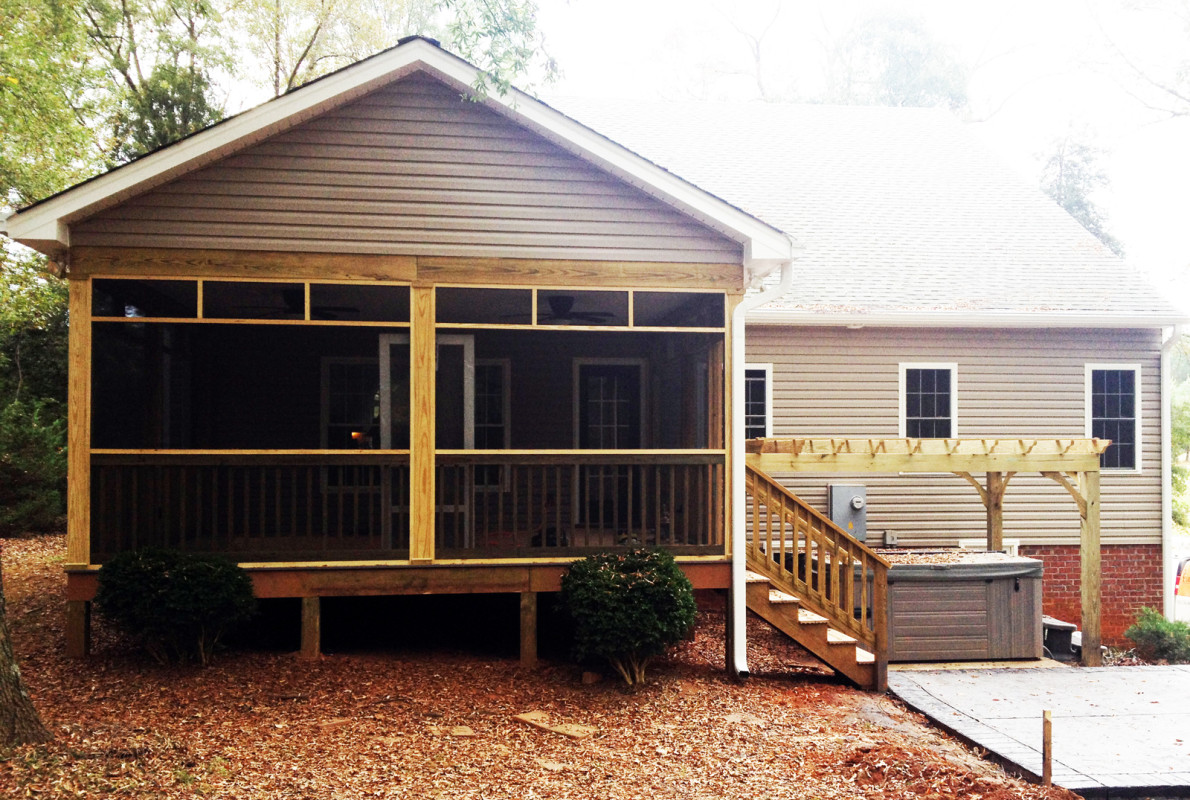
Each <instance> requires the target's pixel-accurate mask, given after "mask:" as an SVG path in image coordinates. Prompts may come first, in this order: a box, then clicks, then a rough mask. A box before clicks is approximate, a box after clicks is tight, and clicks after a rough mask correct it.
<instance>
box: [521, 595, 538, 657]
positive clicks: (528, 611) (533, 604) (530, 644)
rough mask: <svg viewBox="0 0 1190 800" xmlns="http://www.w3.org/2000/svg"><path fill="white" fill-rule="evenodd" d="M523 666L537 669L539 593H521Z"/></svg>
mask: <svg viewBox="0 0 1190 800" xmlns="http://www.w3.org/2000/svg"><path fill="white" fill-rule="evenodd" d="M521 666H522V667H524V668H525V669H535V668H536V667H537V592H521Z"/></svg>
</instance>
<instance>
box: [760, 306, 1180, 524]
mask: <svg viewBox="0 0 1190 800" xmlns="http://www.w3.org/2000/svg"><path fill="white" fill-rule="evenodd" d="M746 350H747V360H748V362H749V363H770V362H771V363H772V364H773V384H774V385H773V411H774V416H773V435H774V436H790V437H802V436H804V437H813V436H819V437H829V436H834V437H844V436H854V437H864V438H867V437H882V438H891V437H896V436H897V421H898V420H897V414H898V403H897V399H898V398H897V376H898V365H899V364H900V363H904V362H956V363H957V364H958V382H957V400H958V435H959V436H961V437H981V436H986V437H1005V438H1016V437H1025V438H1031V437H1037V438H1041V437H1082V436H1084V435H1085V418H1084V403H1085V367H1086V364H1088V363H1107V362H1113V363H1137V364H1140V366H1141V387H1140V394H1141V397H1140V400H1141V435H1140V440H1141V442H1142V444H1141V458H1142V462H1141V470H1140V471H1139V473H1138V474H1122V473H1113V472H1111V471H1105V472H1104V473H1103V476H1102V482H1101V483H1102V486H1101V492H1102V510H1101V522H1102V537H1103V542H1104V543H1105V544H1148V543H1156V542H1160V540H1161V466H1160V464H1161V461H1160V442H1161V432H1160V422H1161V413H1160V374H1159V366H1160V359H1159V354H1160V331H1156V330H1058V329H1051V330H953V329H952V330H945V329H941V330H940V329H881V328H864V329H860V330H848V329H844V328H812V327H784V326H782V327H778V326H764V327H761V326H754V325H749V326H748V329H747V344H746ZM778 477H780V478H781V480H782V482H783V483H786V484H787V485H788V486H789V487H790V488H791V489H792V490H793V491H794V492H796V493H797V494H799V495H800V496H802V497H803V498H804V499H805V500H807V501H808V502H809V503H811V504H812V505H814V506H815V507H816V508H819V509H825V508H826V484H827V483H832V482H838V483H861V484H864V485H866V486H867V487H868V539H869V542H873V541H874V542H875V543H876V544H880V543H881V541H882V539H883V536H884V533H885V532H886V531H895V532H896V533H897V535H898V536H899V541H900V543H901V544H902V545H907V546H929V545H954V544H955V542H956V540H957V539H959V538H976V537H982V536H986V532H987V529H986V517H985V515H984V510H983V506H982V504H981V503H980V502H979V498H978V496H977V495H976V493H975V490H974V489H973V488H972V487H971V486H970V485H969V484H967V483H966V482H965V481H963V480H962V479H961V478H958V477H957V476H953V475H928V476H920V475H919V476H898V475H881V474H864V475H833V476H830V477H829V478H828V477H826V476H821V475H818V476H812V475H807V476H792V475H780V476H778ZM980 477H982V476H980ZM1004 535H1005V536H1006V537H1009V538H1018V539H1020V540H1021V542H1022V543H1023V544H1077V543H1078V540H1079V526H1078V514H1077V511H1076V509H1075V506H1074V503H1073V501H1072V500H1071V499H1070V497H1069V495H1067V494H1066V492H1065V491H1064V490H1062V489H1061V488H1060V487H1058V486H1057V485H1056V484H1054V483H1053V482H1051V481H1049V480H1048V479H1045V478H1042V477H1040V476H1038V475H1018V476H1016V477H1014V478H1013V479H1012V481H1011V483H1010V484H1009V487H1008V492H1007V494H1006V496H1005V500H1004Z"/></svg>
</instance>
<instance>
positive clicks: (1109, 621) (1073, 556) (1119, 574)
mask: <svg viewBox="0 0 1190 800" xmlns="http://www.w3.org/2000/svg"><path fill="white" fill-rule="evenodd" d="M1020 553H1021V555H1022V556H1028V557H1029V558H1036V559H1038V560H1040V561H1042V562H1043V563H1044V564H1045V577H1044V579H1043V580H1042V588H1041V597H1042V599H1041V606H1042V609H1043V611H1044V613H1046V614H1049V615H1050V616H1051V617H1057V618H1058V619H1062V620H1066V621H1067V622H1073V623H1074V624H1076V625H1079V624H1080V623H1079V621H1080V619H1081V617H1082V599H1081V596H1080V594H1079V583H1080V581H1079V574H1080V567H1079V558H1078V546H1077V545H1033V546H1028V547H1024V546H1022V547H1021V549H1020ZM1102 570H1103V609H1102V615H1103V616H1102V625H1103V643H1104V644H1108V645H1115V646H1127V645H1128V644H1129V643H1128V640H1127V639H1125V638H1124V630H1125V629H1126V628H1127V627H1128V626H1129V625H1131V624H1132V623H1133V622H1135V621H1136V614H1137V612H1138V611H1139V610H1140V608H1141V606H1150V607H1152V608H1157V609H1160V608H1161V576H1162V570H1161V545H1159V544H1140V545H1103V555H1102Z"/></svg>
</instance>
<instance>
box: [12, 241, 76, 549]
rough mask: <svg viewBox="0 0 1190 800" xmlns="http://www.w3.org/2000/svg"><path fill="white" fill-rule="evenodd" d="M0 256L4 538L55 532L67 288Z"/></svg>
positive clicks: (62, 469) (62, 445)
mask: <svg viewBox="0 0 1190 800" xmlns="http://www.w3.org/2000/svg"><path fill="white" fill-rule="evenodd" d="M39 266H40V261H38V260H36V259H31V260H29V261H22V260H19V259H16V258H14V257H12V256H11V255H8V254H3V255H0V535H7V534H12V533H21V532H25V531H32V530H46V529H48V528H52V527H54V526H55V525H56V524H57V523H58V521H59V519H60V518H61V516H62V514H63V512H64V511H65V504H64V502H63V499H64V497H65V485H66V420H65V411H66V287H65V284H64V282H63V281H61V280H59V279H57V278H54V277H52V276H49V275H45V274H44V273H41V272H39V270H38V267H39Z"/></svg>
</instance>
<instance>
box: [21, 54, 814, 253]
mask: <svg viewBox="0 0 1190 800" xmlns="http://www.w3.org/2000/svg"><path fill="white" fill-rule="evenodd" d="M417 70H426V71H428V72H431V73H433V74H436V75H437V76H438V77H442V78H446V79H449V80H450V81H453V82H454V83H456V84H457V85H458V86H459V87H461V88H464V89H465V88H466V87H469V86H472V85H474V83H475V81H476V78H477V77H478V75H479V70H478V69H477V68H476V67H474V66H472V65H471V64H469V63H467V62H466V61H464V60H463V59H461V58H459V57H457V56H455V55H453V54H451V53H448V52H447V51H445V50H443V49H442V48H440V47H438V46H436V45H434V44H432V43H430V42H428V41H426V40H425V39H413V40H411V41H408V42H406V43H404V44H402V45H399V46H397V47H394V48H392V49H391V50H388V51H385V52H383V53H380V54H378V55H376V56H373V57H371V58H367V59H364V60H363V61H360V62H358V63H356V64H353V65H351V66H349V67H346V68H344V69H342V70H339V71H338V72H336V73H333V74H331V75H328V76H326V77H325V78H322V79H320V80H317V81H313V82H311V83H309V84H307V85H305V86H303V87H301V88H299V89H298V90H296V91H294V92H291V93H290V94H287V95H283V96H282V97H279V98H277V99H275V100H272V101H269V102H267V103H265V104H263V105H260V106H257V107H256V108H254V109H251V110H249V111H245V112H244V113H242V114H239V115H238V116H235V117H232V118H231V119H229V120H227V121H225V122H223V123H220V124H218V125H216V126H214V127H212V128H209V129H208V130H205V131H202V132H199V133H196V134H194V135H193V136H190V137H188V138H186V139H183V140H181V141H179V142H176V143H174V144H172V145H170V146H168V147H165V148H163V149H162V150H159V151H157V152H155V153H151V154H149V155H147V156H145V157H144V158H141V159H139V160H137V161H134V162H131V163H129V164H126V165H125V166H123V167H121V168H119V169H117V170H113V171H112V172H109V173H107V174H105V175H101V176H99V177H97V178H95V179H93V180H91V181H88V182H86V183H82V184H79V185H78V186H75V187H74V188H72V189H68V190H66V191H65V192H63V193H61V194H59V195H57V196H56V197H53V198H50V199H49V200H46V201H44V202H42V203H39V204H37V205H34V206H32V207H30V208H28V209H26V210H25V211H21V212H18V213H16V214H14V215H12V216H11V217H10V218H9V219H8V220H7V227H8V233H9V236H10V237H11V238H13V239H16V240H17V241H19V242H22V243H23V244H27V245H29V246H31V247H34V248H36V249H38V250H42V251H43V252H53V251H60V250H63V249H66V248H68V247H69V246H70V241H69V229H68V226H69V224H70V223H71V222H74V221H76V220H79V219H82V218H84V217H87V216H90V215H91V214H94V213H96V212H97V211H100V210H102V209H104V208H107V207H110V206H113V205H115V204H117V203H119V202H121V201H123V200H125V199H127V198H129V197H131V196H133V195H136V194H140V193H142V192H145V191H147V190H149V189H151V188H153V187H155V186H159V185H161V184H163V183H165V182H167V181H169V180H172V179H174V178H177V177H179V176H181V175H183V174H186V173H188V172H191V171H193V170H195V169H198V168H199V167H201V166H204V165H205V164H208V163H210V162H212V161H215V160H217V159H219V158H222V157H224V156H226V155H229V154H231V153H233V152H236V151H238V150H241V149H243V148H245V147H247V146H249V145H251V144H253V143H255V142H258V141H260V140H262V139H265V138H267V137H269V136H272V135H274V134H276V133H279V132H281V131H283V130H286V129H288V128H291V127H293V126H295V125H297V124H299V123H301V122H304V121H306V120H307V119H310V118H311V117H314V116H317V115H318V114H321V113H324V112H326V111H328V110H330V109H333V108H335V107H337V106H340V105H343V104H344V103H347V102H349V101H351V100H354V99H355V98H357V97H360V96H362V95H364V94H367V93H368V92H371V91H373V90H374V89H377V88H379V87H381V86H383V85H384V84H386V83H389V82H391V81H394V80H396V79H399V78H401V77H403V76H405V75H407V74H409V73H411V72H414V71H417ZM484 103H485V104H486V105H487V106H489V107H490V108H493V109H494V110H496V111H499V112H500V113H502V114H504V115H505V116H507V117H509V118H510V119H512V120H514V121H516V122H518V123H520V124H523V125H526V126H527V127H529V128H531V129H533V130H535V131H536V132H538V133H541V134H542V135H545V136H546V137H547V138H549V139H550V140H551V141H553V142H554V143H555V144H558V145H560V146H562V147H564V148H565V149H567V150H568V151H570V152H572V153H574V154H575V155H578V156H580V157H582V158H584V159H585V160H588V161H591V162H592V163H595V164H596V165H598V166H601V167H603V168H604V169H607V170H608V171H610V172H612V173H613V174H615V175H617V176H618V177H620V178H622V179H624V180H626V181H628V182H630V183H632V184H634V185H636V186H637V187H638V188H640V189H642V190H644V191H646V192H648V193H649V194H651V195H653V196H655V197H658V198H659V199H661V200H663V201H664V202H667V203H668V204H670V205H673V206H675V207H677V208H678V209H679V210H682V211H685V212H686V213H688V214H690V215H691V216H694V217H695V218H698V219H700V220H702V221H703V222H705V223H706V224H708V225H710V226H711V227H713V228H715V229H716V230H719V231H720V232H721V233H723V234H724V235H726V236H728V237H729V238H731V239H734V240H735V241H738V242H740V243H741V244H742V245H743V248H744V266H745V267H746V268H747V269H748V272H749V273H751V274H752V275H760V274H764V273H767V272H768V271H770V270H771V269H772V268H774V267H775V266H776V265H778V264H780V263H781V262H783V261H788V260H789V259H790V258H791V255H792V250H793V244H792V240H791V239H790V237H789V236H788V235H787V234H785V233H784V232H782V231H780V230H778V229H776V228H773V227H772V226H770V225H768V224H766V223H764V222H761V221H760V220H758V219H756V218H755V217H753V216H751V215H749V214H747V213H745V212H744V211H741V210H740V209H738V208H736V207H735V206H732V205H731V204H729V203H727V202H725V201H723V200H720V199H719V198H718V197H715V196H714V195H712V194H709V193H708V192H706V191H704V190H702V189H699V188H698V187H696V186H694V185H693V184H691V183H688V182H687V181H684V180H682V179H681V178H679V177H677V176H676V175H674V174H672V173H670V172H667V171H666V170H664V169H662V168H661V167H659V166H657V165H656V164H653V163H652V162H650V161H648V160H647V159H644V158H642V157H640V156H638V155H636V154H635V153H633V152H631V151H630V150H627V149H626V148H624V147H622V146H620V145H618V144H616V143H615V142H613V141H611V140H610V139H608V138H606V137H604V136H602V135H600V134H598V133H596V132H595V131H592V130H591V129H590V128H587V127H586V126H584V125H581V124H580V123H578V122H575V121H574V120H572V119H570V118H569V117H567V116H566V115H564V114H562V113H561V112H559V111H555V110H554V109H552V108H550V107H549V106H547V105H545V104H544V103H541V102H540V101H538V100H535V99H534V98H532V97H530V96H529V95H527V94H524V93H523V92H520V91H517V90H515V89H514V90H512V91H510V92H509V93H508V94H506V95H503V96H500V95H492V96H489V97H488V98H486V99H485V100H484Z"/></svg>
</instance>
